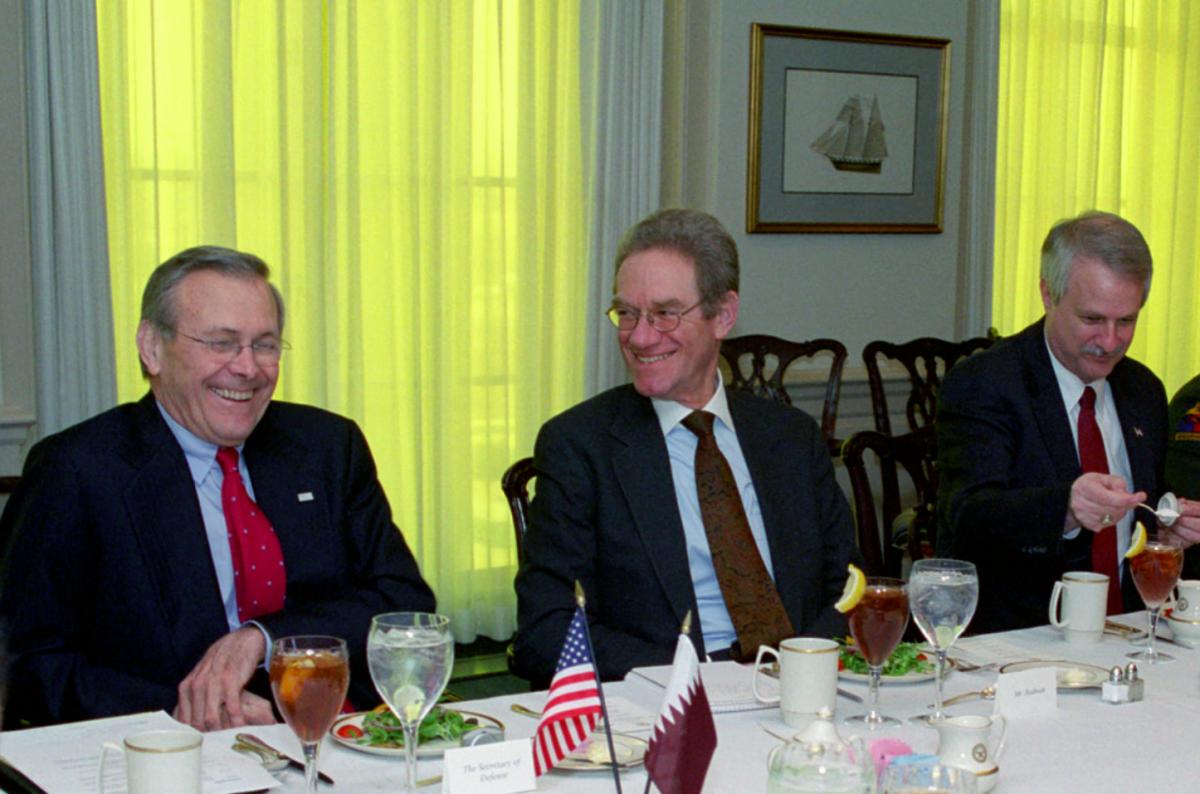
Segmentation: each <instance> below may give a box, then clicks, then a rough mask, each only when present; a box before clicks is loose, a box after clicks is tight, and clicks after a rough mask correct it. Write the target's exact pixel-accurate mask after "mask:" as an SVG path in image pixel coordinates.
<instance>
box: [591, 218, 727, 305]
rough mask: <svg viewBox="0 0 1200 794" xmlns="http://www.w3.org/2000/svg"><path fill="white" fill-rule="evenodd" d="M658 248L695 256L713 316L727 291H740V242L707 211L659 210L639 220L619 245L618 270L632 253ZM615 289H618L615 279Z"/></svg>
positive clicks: (699, 283)
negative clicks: (738, 250)
mask: <svg viewBox="0 0 1200 794" xmlns="http://www.w3.org/2000/svg"><path fill="white" fill-rule="evenodd" d="M654 248H664V249H668V250H671V251H677V252H679V253H681V254H683V255H685V256H688V257H690V258H691V260H692V263H693V264H694V266H695V268H696V288H697V289H698V290H699V291H700V301H701V303H702V304H703V308H704V313H705V314H706V315H709V316H712V314H713V313H714V312H715V311H716V308H717V306H718V305H719V304H720V302H721V299H722V298H724V297H725V293H727V292H737V291H738V277H739V276H738V252H737V244H736V243H734V241H733V238H732V237H730V236H729V232H727V231H725V227H724V226H722V225H721V222H720V221H719V220H717V219H716V218H714V217H713V216H712V215H709V214H708V213H707V212H700V211H699V210H687V209H670V210H659V211H658V212H655V213H654V214H652V215H649V216H647V217H645V218H643V219H642V220H640V221H638V222H637V224H635V225H634V226H633V227H632V228H630V229H629V231H627V232H625V236H624V237H622V238H621V244H620V245H619V246H618V247H617V274H618V275H619V274H620V272H621V265H622V263H624V261H625V260H626V259H628V258H629V257H630V256H631V255H633V254H636V253H638V252H639V251H648V250H650V249H654ZM613 291H614V292H616V281H615V279H614V282H613Z"/></svg>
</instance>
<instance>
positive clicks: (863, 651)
mask: <svg viewBox="0 0 1200 794" xmlns="http://www.w3.org/2000/svg"><path fill="white" fill-rule="evenodd" d="M847 618H848V619H849V622H850V636H851V637H853V638H854V644H855V646H856V647H857V648H858V652H859V654H860V655H861V656H862V657H863V659H865V660H866V662H867V670H868V671H869V674H870V686H871V691H870V706H869V707H868V709H867V713H866V714H855V715H853V716H851V717H847V718H846V719H845V722H846V723H847V724H850V725H862V726H863V727H865V728H867V729H868V730H875V729H876V728H882V727H884V726H886V725H899V724H900V720H898V719H896V718H895V717H888V716H886V715H884V714H880V713H879V679H880V676H881V675H883V666H884V665H885V664H887V660H888V657H889V656H891V655H892V651H894V650H896V646H897V645H898V644H899V643H900V638H901V637H903V636H904V629H905V628H907V627H908V590H907V588H906V587H905V584H904V582H903V580H901V579H889V578H887V577H882V576H872V577H868V579H867V587H866V590H864V591H863V597H862V599H861V600H860V601H859V602H858V604H857V605H855V607H854V609H852V610H850V613H849V615H847Z"/></svg>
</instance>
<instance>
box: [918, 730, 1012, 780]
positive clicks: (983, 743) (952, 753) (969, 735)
mask: <svg viewBox="0 0 1200 794" xmlns="http://www.w3.org/2000/svg"><path fill="white" fill-rule="evenodd" d="M931 724H932V725H933V727H934V728H936V729H937V732H938V752H937V754H938V758H939V759H940V760H941V762H942V763H943V764H947V765H948V766H957V767H961V768H963V769H969V770H970V771H972V772H974V773H975V777H976V778H977V780H978V783H979V791H980V794H983V792H988V791H991V790H992V788H993V787H994V786H995V785H996V778H997V777H998V776H999V772H1000V767H999V766H997V762H998V761H999V760H1000V754H1001V753H1002V752H1004V737H1005V734H1006V733H1007V731H1008V723H1007V722H1006V721H1005V719H1004V717H1003V716H1001V715H1000V714H997V715H995V716H994V717H985V716H983V715H980V714H965V715H963V716H960V717H947V718H946V719H943V720H939V721H937V722H934V723H931ZM996 726H999V730H998V731H997V730H996Z"/></svg>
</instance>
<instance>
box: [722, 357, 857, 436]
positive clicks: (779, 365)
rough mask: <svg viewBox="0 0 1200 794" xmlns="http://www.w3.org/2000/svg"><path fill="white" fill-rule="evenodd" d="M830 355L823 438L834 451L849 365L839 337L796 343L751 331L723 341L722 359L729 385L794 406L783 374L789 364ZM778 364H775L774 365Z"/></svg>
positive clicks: (822, 426) (823, 407) (822, 415)
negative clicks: (846, 371)
mask: <svg viewBox="0 0 1200 794" xmlns="http://www.w3.org/2000/svg"><path fill="white" fill-rule="evenodd" d="M825 354H829V356H830V363H829V375H828V377H827V378H826V381H825V402H824V405H823V406H822V408H821V438H822V439H824V441H825V444H826V446H828V447H829V451H830V453H832V454H837V452H838V449H839V448H840V446H841V442H840V441H838V440H837V439H836V437H835V430H836V426H837V410H838V400H839V398H840V397H841V391H842V368H843V367H844V366H845V364H846V346H845V345H843V344H842V343H841V342H838V341H837V340H835V339H812V340H809V341H807V342H792V341H789V340H787V339H780V338H779V337H777V336H769V335H767V334H747V335H746V336H735V337H730V338H728V339H726V340H724V341H723V342H721V358H723V359H724V360H725V364H726V365H727V367H728V372H729V378H728V379H727V380H726V386H727V387H729V388H731V389H743V390H745V391H748V392H751V393H752V394H757V395H758V396H760V397H766V398H768V399H772V400H776V401H778V402H782V403H787V404H788V405H791V403H792V398H791V397H790V396H789V395H788V393H787V387H786V386H785V385H784V383H783V377H784V375H785V374H786V373H787V370H788V367H790V366H791V365H792V364H793V363H794V362H796V361H797V360H800V359H814V358H816V357H818V356H822V355H825ZM772 361H773V363H774V366H770V365H771V364H772Z"/></svg>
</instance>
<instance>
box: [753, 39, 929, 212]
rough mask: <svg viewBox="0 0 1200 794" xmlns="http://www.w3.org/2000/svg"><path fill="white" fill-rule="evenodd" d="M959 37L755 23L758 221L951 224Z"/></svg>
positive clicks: (755, 196)
mask: <svg viewBox="0 0 1200 794" xmlns="http://www.w3.org/2000/svg"><path fill="white" fill-rule="evenodd" d="M949 82H950V41H949V40H947V39H937V38H925V37H918V36H898V35H887V34H880V33H854V32H850V31H843V30H822V29H818V28H797V27H784V26H780V25H764V24H759V23H755V24H754V25H753V26H752V27H751V33H750V108H749V110H750V114H749V115H750V129H749V139H748V145H749V153H748V158H747V160H748V164H747V179H746V231H747V232H749V233H752V234H754V233H778V232H801V233H830V232H832V233H847V232H851V233H907V234H923V233H924V234H935V233H939V232H941V231H942V180H943V178H944V177H943V173H944V171H945V157H946V124H947V115H948V102H949Z"/></svg>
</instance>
